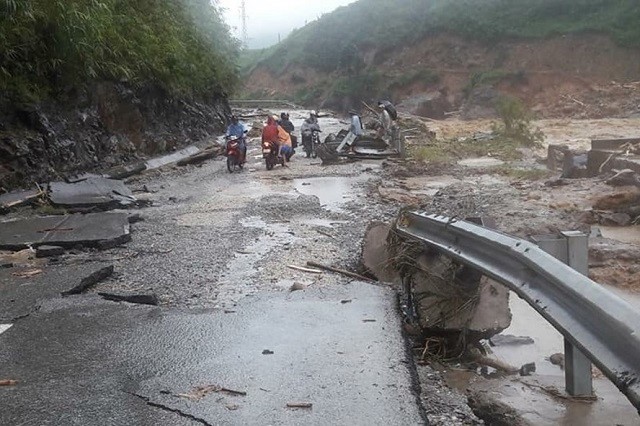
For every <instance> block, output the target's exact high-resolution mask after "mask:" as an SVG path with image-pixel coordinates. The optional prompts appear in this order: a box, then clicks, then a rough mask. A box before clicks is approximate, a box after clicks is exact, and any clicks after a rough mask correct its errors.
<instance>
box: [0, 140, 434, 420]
mask: <svg viewBox="0 0 640 426" xmlns="http://www.w3.org/2000/svg"><path fill="white" fill-rule="evenodd" d="M257 148H258V147H256V145H255V144H250V152H249V156H250V158H251V160H250V164H248V166H247V167H246V168H245V171H243V172H241V173H234V174H233V175H230V174H229V173H227V172H226V170H225V167H224V162H223V161H221V160H220V159H218V160H213V161H208V162H206V163H204V164H202V165H199V166H187V167H185V168H175V167H171V166H169V167H168V168H167V167H165V168H164V169H162V170H154V171H151V172H148V173H145V174H143V175H141V176H135V177H133V178H131V179H130V180H129V181H128V185H129V186H130V187H131V188H136V187H143V186H144V187H147V188H149V189H150V190H149V192H145V193H144V194H140V195H139V198H141V199H143V200H144V201H149V202H152V203H153V206H151V207H145V208H142V209H140V210H139V213H140V214H141V217H142V218H143V219H144V221H141V222H138V223H135V224H133V225H131V241H129V242H126V243H124V244H123V245H120V246H118V247H111V248H105V247H98V248H97V249H86V248H85V249H74V248H72V249H70V250H69V251H67V252H66V253H65V254H64V255H60V256H56V257H53V258H47V259H37V261H38V262H42V263H38V264H37V265H34V266H33V268H39V269H41V270H42V272H41V273H37V274H34V275H33V276H30V275H28V274H27V275H26V276H25V277H17V276H15V275H13V272H15V271H14V269H15V268H7V269H2V270H0V272H1V273H2V274H3V275H2V276H0V306H2V307H3V312H5V311H4V310H5V309H6V314H3V315H2V320H1V321H0V323H2V324H7V323H12V324H13V326H12V327H10V328H8V329H6V331H4V332H2V333H1V334H0V361H1V362H0V379H11V380H16V381H17V382H18V383H17V385H15V386H10V387H3V388H0V398H2V400H3V404H2V406H1V407H0V424H34V425H36V424H37V425H40V424H56V425H57V424H65V425H66V424H77V425H85V424H114V425H115V424H140V425H146V424H148V425H157V424H171V425H182V424H185V425H191V424H300V423H305V424H339V423H346V422H349V423H353V424H358V423H367V424H422V423H425V422H426V420H425V417H424V410H423V409H422V407H421V404H420V403H419V398H418V397H417V395H416V389H417V381H416V375H415V370H414V366H413V361H412V359H411V354H410V352H409V351H407V343H406V342H405V339H404V337H403V335H402V331H401V322H400V318H399V313H398V310H397V301H396V295H395V293H394V291H393V290H391V289H388V288H386V287H382V286H376V285H373V284H369V283H363V282H354V281H353V280H352V279H350V278H348V277H344V276H342V275H340V274H334V273H331V272H323V273H320V274H316V273H309V272H305V271H303V270H296V269H292V268H289V266H290V265H297V266H305V264H306V262H307V261H309V260H314V261H317V262H319V263H323V264H326V265H332V266H335V267H339V268H342V269H348V270H355V267H356V265H357V263H358V261H359V257H360V251H361V249H360V244H361V241H362V237H363V235H364V232H365V228H366V226H367V224H368V223H369V222H370V221H371V220H388V219H389V218H391V217H393V215H394V214H395V213H396V212H395V210H394V209H393V208H392V207H385V206H384V205H374V204H372V202H371V200H368V196H367V193H366V191H365V189H366V185H367V182H368V181H374V180H375V179H377V177H376V170H378V169H379V164H376V163H355V164H352V165H349V166H329V167H319V166H318V164H317V162H315V163H314V161H313V160H308V159H304V158H301V157H300V156H296V157H294V160H293V162H292V163H291V164H290V167H288V168H284V169H282V168H276V169H275V170H273V171H272V172H267V171H266V170H265V169H264V164H263V163H262V160H261V158H258V155H259V152H257ZM222 160H223V159H222ZM319 178H320V179H319ZM109 266H113V267H114V272H113V274H111V275H110V276H107V277H104V278H103V279H102V280H101V281H100V282H97V283H96V284H94V285H93V286H91V287H90V288H86V289H83V291H82V293H81V294H78V295H72V296H68V297H62V296H61V294H60V293H62V292H65V291H69V290H70V289H72V288H74V287H75V286H77V285H78V283H80V282H82V279H83V278H85V277H87V276H90V275H91V274H92V273H94V272H95V271H98V270H101V269H102V268H105V267H109ZM22 269H25V270H26V271H27V272H28V271H30V270H31V269H29V268H28V267H23V268H22ZM22 269H21V270H22ZM4 274H6V275H4ZM292 288H295V289H298V291H293V292H292V291H291V289H292ZM100 294H110V295H120V296H125V299H122V298H119V297H115V298H113V297H111V298H109V299H111V300H105V299H103V298H102V297H101V296H100ZM137 296H140V297H137ZM147 296H148V297H149V298H150V299H147ZM5 298H7V300H4V299H5ZM156 298H157V299H156ZM114 299H117V300H114ZM151 299H152V300H153V301H154V302H157V303H158V304H159V306H149V305H143V304H139V303H129V302H131V301H133V302H136V301H139V300H151ZM127 300H128V301H127ZM344 300H349V301H351V302H350V303H341V302H342V301H344ZM271 352H273V353H271ZM263 353H266V354H269V355H263ZM211 386H213V387H214V388H216V387H224V388H227V389H232V390H236V391H240V392H246V396H242V395H234V394H229V393H225V392H212V393H210V394H207V395H206V396H204V397H203V398H202V399H199V400H193V399H191V398H189V397H186V396H184V395H189V394H190V393H192V392H193V391H194V389H197V388H199V387H211ZM216 389H217V388H216ZM180 395H182V396H180ZM300 407H302V408H300Z"/></svg>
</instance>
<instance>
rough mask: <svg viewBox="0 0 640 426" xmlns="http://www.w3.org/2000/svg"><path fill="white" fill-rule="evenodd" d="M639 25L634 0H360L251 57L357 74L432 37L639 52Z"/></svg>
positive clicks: (278, 67)
mask: <svg viewBox="0 0 640 426" xmlns="http://www.w3.org/2000/svg"><path fill="white" fill-rule="evenodd" d="M639 22H640V2H638V1H637V0H396V1H393V2H391V1H388V0H360V1H358V2H355V3H353V4H351V5H349V6H345V7H341V8H339V9H337V10H335V11H334V12H332V13H330V14H326V15H323V16H322V17H321V18H320V19H318V20H316V21H314V22H311V23H310V24H308V25H307V26H305V27H304V28H301V29H299V30H297V31H295V32H294V33H293V34H292V35H291V36H289V37H288V38H287V39H286V40H284V41H283V42H282V43H280V44H278V45H277V46H275V47H273V48H271V49H268V51H265V52H263V53H264V55H263V56H262V57H257V58H255V57H254V59H255V60H259V61H261V63H262V64H264V65H266V66H268V67H269V68H270V69H272V70H273V71H274V72H280V71H282V70H283V69H284V68H285V67H286V66H287V65H288V64H289V63H300V64H306V65H307V66H310V67H313V68H315V69H318V70H321V71H326V72H330V71H334V70H338V69H344V70H346V71H348V72H350V73H358V72H360V71H361V70H362V67H363V60H362V54H361V53H360V52H362V51H363V50H364V49H366V48H368V47H370V46H376V48H377V49H379V50H380V49H382V50H384V49H387V50H392V49H400V48H402V46H403V45H405V44H410V43H412V42H415V41H418V40H420V39H422V38H423V37H424V36H425V35H428V34H431V33H435V32H438V31H445V32H448V33H452V34H458V35H461V36H464V37H469V38H471V39H474V40H484V41H488V42H490V41H494V40H498V39H501V38H506V37H520V38H522V37H525V38H541V37H547V36H552V35H557V34H569V33H579V32H587V31H592V32H601V33H604V34H608V35H610V36H611V37H613V39H614V40H616V42H618V43H619V44H621V45H624V46H633V47H640V25H638V23H639ZM252 64H255V62H253V63H252Z"/></svg>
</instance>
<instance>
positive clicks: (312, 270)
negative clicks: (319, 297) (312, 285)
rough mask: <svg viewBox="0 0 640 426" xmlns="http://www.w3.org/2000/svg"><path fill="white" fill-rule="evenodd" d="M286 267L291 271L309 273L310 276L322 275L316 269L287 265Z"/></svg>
mask: <svg viewBox="0 0 640 426" xmlns="http://www.w3.org/2000/svg"><path fill="white" fill-rule="evenodd" d="M287 267H288V268H291V269H295V270H296V271H302V272H309V273H311V274H321V273H322V271H319V270H317V269H309V268H303V267H302V266H296V265H287Z"/></svg>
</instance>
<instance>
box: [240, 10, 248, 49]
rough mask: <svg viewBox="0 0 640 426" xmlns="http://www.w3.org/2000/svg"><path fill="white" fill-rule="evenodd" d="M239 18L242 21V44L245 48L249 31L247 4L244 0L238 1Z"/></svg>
mask: <svg viewBox="0 0 640 426" xmlns="http://www.w3.org/2000/svg"><path fill="white" fill-rule="evenodd" d="M240 20H241V21H242V44H244V47H245V49H246V48H247V47H248V45H249V31H248V29H247V4H246V1H245V0H242V2H241V3H240Z"/></svg>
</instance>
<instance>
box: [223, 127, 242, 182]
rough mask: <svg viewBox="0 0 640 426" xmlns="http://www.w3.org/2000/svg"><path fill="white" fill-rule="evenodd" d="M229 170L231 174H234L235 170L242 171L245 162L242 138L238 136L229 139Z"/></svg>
mask: <svg viewBox="0 0 640 426" xmlns="http://www.w3.org/2000/svg"><path fill="white" fill-rule="evenodd" d="M226 157H227V170H229V173H233V172H234V171H235V170H238V169H242V168H243V167H244V162H245V158H244V157H245V154H244V152H243V150H242V149H240V138H239V137H237V136H228V137H227V149H226Z"/></svg>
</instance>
